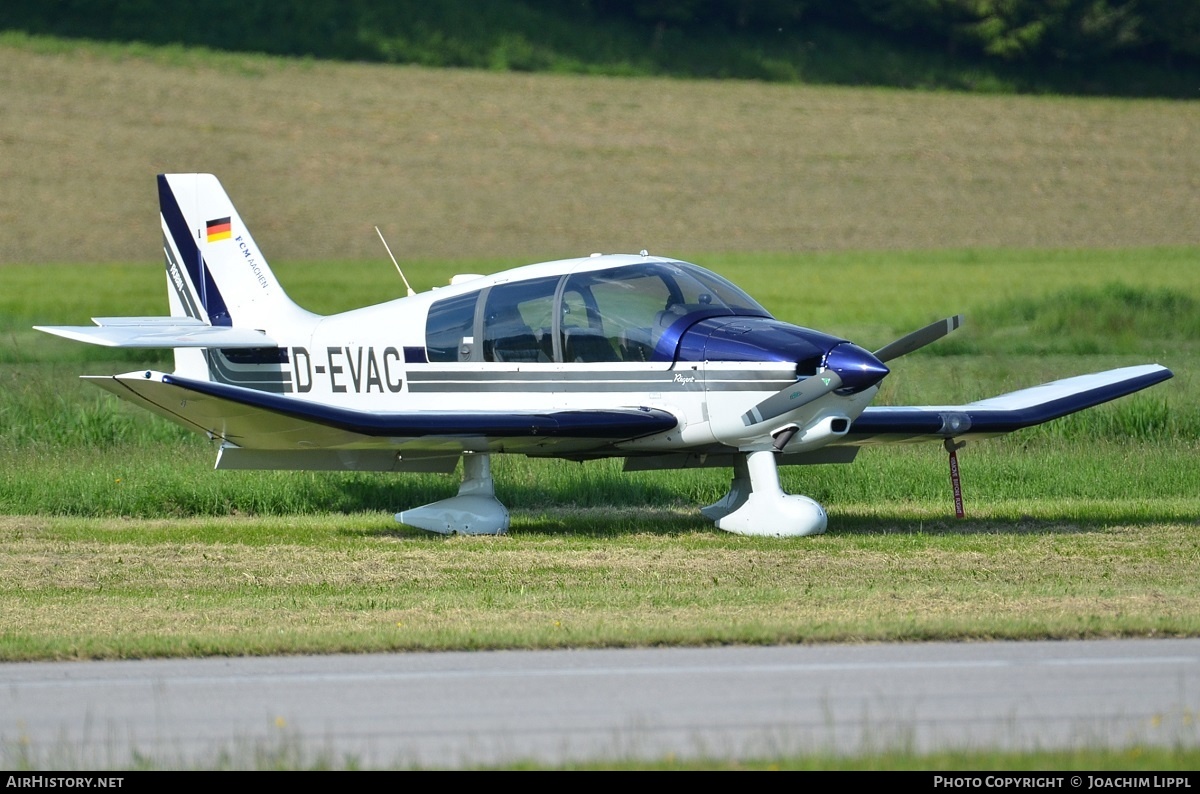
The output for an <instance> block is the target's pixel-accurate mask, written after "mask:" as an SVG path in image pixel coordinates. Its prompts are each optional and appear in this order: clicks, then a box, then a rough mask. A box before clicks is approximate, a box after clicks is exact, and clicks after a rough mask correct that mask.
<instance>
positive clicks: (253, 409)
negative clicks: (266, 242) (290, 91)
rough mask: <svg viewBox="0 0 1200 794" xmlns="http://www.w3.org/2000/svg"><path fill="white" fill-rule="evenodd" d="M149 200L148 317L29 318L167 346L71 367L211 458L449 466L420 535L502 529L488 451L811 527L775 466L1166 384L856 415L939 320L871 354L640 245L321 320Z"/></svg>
mask: <svg viewBox="0 0 1200 794" xmlns="http://www.w3.org/2000/svg"><path fill="white" fill-rule="evenodd" d="M158 194H159V205H160V214H161V220H162V233H163V253H164V254H165V257H166V281H167V294H168V298H169V302H170V316H167V317H97V318H94V319H93V322H94V323H95V325H94V326H35V327H37V328H38V329H39V330H41V331H46V332H49V333H52V334H57V335H59V336H63V337H67V338H69V339H75V340H79V341H83V342H89V343H93V344H99V345H107V346H112V347H122V348H169V349H173V350H174V357H175V370H174V372H170V373H166V372H155V371H138V372H129V373H126V374H122V375H113V376H85V377H86V378H87V379H88V380H90V381H91V382H92V383H95V384H96V385H98V386H100V387H102V388H104V389H106V390H108V391H110V392H112V393H113V394H116V395H118V396H119V397H122V398H124V399H126V400H129V401H131V402H133V403H136V404H138V405H140V406H142V407H144V408H146V409H149V410H150V411H153V412H154V413H157V414H159V415H161V416H164V417H166V418H167V419H170V420H171V421H173V422H177V423H179V424H181V425H183V426H185V427H188V428H190V429H192V430H195V431H197V432H199V433H203V434H205V435H207V436H208V437H209V438H210V439H212V440H213V441H214V442H215V444H216V445H217V446H218V452H217V460H216V468H218V469H293V470H356V471H393V472H445V473H450V472H453V471H455V470H456V469H457V468H458V464H459V461H460V460H461V461H462V472H463V474H462V482H461V485H460V486H459V490H458V493H457V495H455V496H453V497H450V498H448V499H444V500H441V501H438V502H435V503H433V504H429V505H424V506H421V507H414V508H410V509H406V510H402V511H401V512H400V513H398V514H397V515H396V519H397V521H399V522H400V523H402V524H405V525H409V526H412V527H418V528H421V529H425V530H431V531H434V532H440V533H447V534H451V533H463V534H499V533H503V532H505V531H507V529H508V527H509V512H508V510H507V509H506V508H505V507H504V505H503V504H501V502H500V501H499V500H498V499H497V498H496V495H495V487H494V482H493V478H492V469H491V456H492V455H496V454H500V453H510V454H519V455H528V456H530V457H537V458H558V459H566V460H573V461H585V460H591V459H597V458H607V457H622V458H624V459H625V468H626V470H639V469H642V470H644V469H675V468H688V467H698V466H719V467H726V468H732V470H733V475H732V481H731V484H730V488H729V492H728V493H727V494H726V495H725V496H724V497H723V498H722V499H720V500H719V501H717V502H716V503H714V504H712V505H709V506H707V507H704V508H703V509H702V510H701V512H702V513H703V515H704V516H706V517H707V518H709V519H711V520H712V521H714V522H715V524H716V526H717V527H719V528H720V529H722V530H727V531H729V532H734V533H739V534H745V535H772V536H792V535H813V534H819V533H822V532H824V531H825V530H826V527H827V524H828V519H827V516H826V513H825V510H824V509H823V508H822V507H821V505H819V504H818V503H817V502H815V501H813V500H812V499H809V498H807V497H805V496H799V495H792V494H786V493H784V491H783V489H782V488H781V487H780V483H779V472H778V466H780V465H788V464H810V463H848V462H850V461H852V460H853V459H854V457H855V455H856V454H857V453H858V451H859V450H860V449H861V448H862V447H864V446H868V445H874V444H889V443H905V442H915V441H924V440H931V441H938V442H942V443H944V444H945V445H946V448H947V449H948V450H950V452H951V454H952V455H953V450H954V449H955V448H956V447H957V446H958V445H961V444H962V443H964V441H965V440H966V439H977V438H988V437H992V436H997V435H1000V434H1003V433H1009V432H1011V431H1014V430H1017V429H1020V428H1024V427H1029V426H1032V425H1037V424H1040V423H1043V422H1047V421H1050V420H1052V419H1056V418H1058V417H1062V416H1065V415H1067V414H1070V413H1073V412H1075V411H1080V410H1083V409H1086V408H1090V407H1092V406H1095V405H1098V404H1100V403H1104V402H1107V401H1109V400H1113V399H1116V398H1118V397H1121V396H1124V395H1128V394H1131V393H1133V392H1136V391H1139V390H1141V389H1144V388H1147V387H1149V386H1151V385H1154V384H1157V383H1159V382H1161V381H1164V380H1166V379H1168V378H1170V377H1171V376H1172V373H1171V371H1170V370H1168V369H1167V368H1165V367H1162V366H1159V365H1144V366H1131V367H1125V368H1121V369H1113V370H1109V371H1106V372H1099V373H1095V374H1090V375H1081V376H1077V377H1069V378H1066V379H1064V380H1058V381H1055V382H1052V383H1045V384H1042V385H1039V386H1034V387H1032V388H1028V389H1023V390H1020V391H1016V392H1012V393H1009V394H1004V395H1001V396H998V397H992V398H990V399H985V400H980V401H978V402H972V403H968V404H965V405H925V406H872V405H871V402H872V399H873V398H874V397H875V395H876V393H877V391H878V390H879V385H880V382H881V381H882V380H883V379H884V377H885V376H886V375H887V374H888V371H889V370H888V366H887V362H889V361H891V360H893V359H895V358H897V357H898V356H902V355H904V354H906V353H910V352H912V351H914V350H917V349H918V348H921V347H923V346H925V345H927V344H929V343H931V342H933V341H935V340H937V339H939V338H941V337H942V336H944V335H945V334H947V333H949V332H950V331H952V330H954V329H955V328H957V327H958V326H959V324H960V322H961V316H956V317H951V318H948V319H946V320H941V321H938V322H936V323H933V324H931V325H929V326H927V327H925V328H922V329H920V330H917V331H914V332H913V333H911V334H908V335H906V336H904V337H902V338H900V339H898V340H896V341H894V342H892V343H890V344H888V345H885V346H884V347H882V348H880V349H878V350H875V351H874V352H871V351H868V350H867V349H865V348H862V347H859V346H857V345H855V344H852V343H851V342H849V341H847V340H845V339H842V338H840V337H838V336H831V335H829V334H825V333H821V332H819V331H815V330H810V329H807V328H802V327H799V326H795V325H791V324H789V323H786V322H783V321H781V320H777V319H775V318H774V317H772V316H771V314H770V313H768V312H767V310H766V309H764V308H763V307H762V306H761V305H759V304H758V303H757V302H756V301H755V300H754V299H753V298H751V297H750V296H749V295H747V294H746V293H745V292H743V291H742V290H741V289H739V288H738V287H737V286H735V285H734V284H732V283H731V282H729V281H728V280H726V279H725V278H722V277H721V276H719V275H717V274H715V273H713V272H710V271H708V270H706V269H703V268H701V267H698V266H696V265H694V264H690V263H687V262H681V261H677V260H675V259H671V258H664V257H659V256H650V255H648V254H647V253H646V252H645V251H643V252H641V253H639V254H632V255H627V254H616V255H601V254H592V255H591V256H585V257H581V258H577V259H564V260H560V261H554V262H545V263H542V264H534V265H528V266H524V267H518V268H515V269H512V270H506V271H504V272H501V273H496V274H493V275H488V276H483V275H462V276H456V277H454V278H453V279H451V280H450V283H449V284H448V285H446V286H443V287H439V288H434V289H432V290H429V291H427V292H422V293H415V292H414V291H413V290H412V289H411V288H409V289H408V295H407V296H406V297H403V298H397V299H394V300H390V301H387V302H384V303H380V304H378V305H374V306H367V307H364V308H359V309H354V310H351V311H346V312H343V313H340V314H333V315H327V316H322V315H317V314H313V313H311V312H309V311H306V310H305V309H303V308H301V307H300V306H298V305H297V304H296V303H294V302H293V301H292V300H291V299H290V298H289V297H288V295H287V294H286V293H285V292H284V290H283V287H282V286H281V285H280V283H279V281H278V280H277V279H276V277H275V275H274V274H273V273H272V272H271V269H270V267H268V265H267V260H266V258H265V257H264V256H263V254H262V251H261V250H259V247H258V245H257V244H256V243H255V242H254V239H253V238H252V237H251V236H250V232H249V231H248V230H247V228H246V226H245V224H244V223H243V222H242V218H241V217H240V216H239V215H238V212H237V210H236V209H235V208H234V206H233V203H232V202H231V201H230V199H229V197H228V196H227V195H226V192H225V190H224V189H223V188H222V186H221V184H220V183H219V181H218V180H217V178H216V177H214V176H213V175H211V174H161V175H159V177H158ZM380 237H381V239H382V235H380ZM384 244H385V246H386V241H385V243H384ZM388 253H389V255H390V254H391V251H390V249H389V250H388ZM393 261H394V258H393ZM397 269H399V265H397ZM401 276H403V272H401ZM405 284H406V286H407V280H405ZM952 464H953V459H952Z"/></svg>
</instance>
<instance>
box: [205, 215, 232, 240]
mask: <svg viewBox="0 0 1200 794" xmlns="http://www.w3.org/2000/svg"><path fill="white" fill-rule="evenodd" d="M230 235H231V232H230V227H229V218H217V219H216V220H213V221H209V222H208V241H209V242H210V243H215V242H216V241H217V240H228V239H229V237H230Z"/></svg>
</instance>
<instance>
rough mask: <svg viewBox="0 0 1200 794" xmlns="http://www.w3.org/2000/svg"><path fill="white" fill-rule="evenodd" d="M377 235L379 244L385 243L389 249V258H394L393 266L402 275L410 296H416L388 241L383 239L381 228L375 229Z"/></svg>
mask: <svg viewBox="0 0 1200 794" xmlns="http://www.w3.org/2000/svg"><path fill="white" fill-rule="evenodd" d="M375 233H376V234H378V235H379V242H381V243H383V247H384V248H386V249H387V252H388V256H390V257H392V264H393V265H395V266H396V272H397V273H399V274H400V280H401V281H403V282H404V286H405V287H406V288H407V289H408V294H409V295H416V294H417V293H415V292H413V288H412V286H411V285H410V284H409V283H408V279H406V278H404V271H403V270H401V269H400V263H399V262H397V261H396V257H395V256H392V249H391V247H390V246H389V245H388V244H387V240H385V239H383V232H381V231H379V227H378V226H376V227H375Z"/></svg>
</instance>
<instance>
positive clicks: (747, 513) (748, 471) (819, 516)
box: [700, 450, 829, 538]
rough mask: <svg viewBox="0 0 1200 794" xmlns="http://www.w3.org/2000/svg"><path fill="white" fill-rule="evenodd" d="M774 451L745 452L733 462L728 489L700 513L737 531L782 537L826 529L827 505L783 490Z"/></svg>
mask: <svg viewBox="0 0 1200 794" xmlns="http://www.w3.org/2000/svg"><path fill="white" fill-rule="evenodd" d="M775 455H776V453H774V452H772V451H770V450H760V451H756V452H747V453H744V455H743V456H742V457H740V458H739V459H738V460H737V462H736V463H735V464H734V467H733V481H732V482H731V483H730V485H729V492H728V493H726V494H725V496H723V497H722V498H721V499H719V500H718V501H716V502H714V503H713V504H711V505H709V506H707V507H705V508H702V509H701V510H700V512H701V514H703V515H704V517H705V518H708V519H710V520H712V521H713V522H714V523H715V524H716V526H717V528H718V529H723V530H725V531H726V532H732V533H734V534H736V535H763V536H768V537H780V538H782V537H800V536H804V535H820V534H822V533H823V532H825V529H826V527H827V526H828V525H829V517H828V516H827V515H826V513H825V508H823V507H821V505H820V504H818V503H817V502H815V501H813V500H812V499H809V498H808V497H807V496H799V495H796V494H787V493H784V492H783V488H782V487H780V485H779V468H778V464H777V462H776V459H775Z"/></svg>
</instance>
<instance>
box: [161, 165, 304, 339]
mask: <svg viewBox="0 0 1200 794" xmlns="http://www.w3.org/2000/svg"><path fill="white" fill-rule="evenodd" d="M158 203H159V213H160V215H161V217H162V230H163V252H164V254H165V256H166V268H167V292H168V295H169V298H170V301H171V314H172V315H174V316H187V317H194V318H197V319H200V320H204V321H205V322H208V323H211V324H212V325H236V326H244V327H253V328H263V329H265V328H269V327H271V326H273V325H276V324H277V323H279V322H286V321H287V320H289V319H299V318H300V317H301V316H304V317H311V316H312V315H310V314H309V313H308V312H306V311H304V310H303V309H301V308H300V307H299V306H297V305H296V304H295V303H294V302H293V301H292V299H291V298H289V297H288V295H287V293H286V292H284V290H283V287H282V286H281V285H280V283H279V281H278V280H277V279H276V278H275V274H274V273H273V272H271V268H270V267H269V266H268V265H267V260H266V258H265V257H264V256H263V255H262V252H261V251H260V250H259V248H258V244H257V243H255V242H254V238H253V237H251V236H250V232H249V230H247V229H246V225H245V224H244V223H243V222H242V218H241V216H240V215H238V211H237V209H236V208H234V206H233V202H232V201H230V199H229V196H228V195H227V194H226V193H225V189H224V188H223V187H221V183H220V182H219V181H218V180H217V178H216V177H215V176H213V175H212V174H159V175H158Z"/></svg>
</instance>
